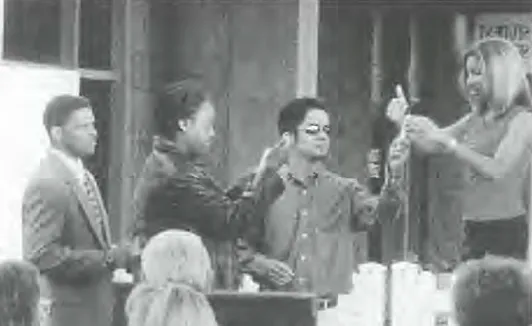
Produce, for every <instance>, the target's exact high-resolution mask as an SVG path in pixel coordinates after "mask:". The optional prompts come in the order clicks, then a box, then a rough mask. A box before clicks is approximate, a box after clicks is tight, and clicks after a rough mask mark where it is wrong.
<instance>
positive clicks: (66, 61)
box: [60, 0, 81, 68]
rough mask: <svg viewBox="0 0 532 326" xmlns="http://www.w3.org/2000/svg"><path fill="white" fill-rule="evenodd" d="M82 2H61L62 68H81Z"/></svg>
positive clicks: (73, 0)
mask: <svg viewBox="0 0 532 326" xmlns="http://www.w3.org/2000/svg"><path fill="white" fill-rule="evenodd" d="M80 8H81V0H61V14H60V17H61V45H60V48H61V52H60V59H61V60H60V61H61V66H63V67H65V68H77V67H78V66H79V64H78V62H79V38H80V12H81V10H80Z"/></svg>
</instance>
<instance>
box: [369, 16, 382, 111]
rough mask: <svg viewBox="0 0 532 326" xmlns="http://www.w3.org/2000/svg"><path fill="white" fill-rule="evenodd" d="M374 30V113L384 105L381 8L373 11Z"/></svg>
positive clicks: (372, 52) (372, 93)
mask: <svg viewBox="0 0 532 326" xmlns="http://www.w3.org/2000/svg"><path fill="white" fill-rule="evenodd" d="M372 17H373V32H372V37H371V39H372V43H371V104H372V110H373V112H372V113H373V115H374V116H375V115H377V110H379V109H380V106H381V105H382V83H383V71H382V42H383V14H382V12H381V11H379V10H375V11H373V13H372Z"/></svg>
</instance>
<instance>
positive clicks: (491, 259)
mask: <svg viewBox="0 0 532 326" xmlns="http://www.w3.org/2000/svg"><path fill="white" fill-rule="evenodd" d="M455 277H456V279H455V282H454V284H453V289H452V297H453V305H454V314H455V318H456V321H457V324H458V325H459V326H501V325H504V326H528V325H530V323H531V322H532V319H531V318H530V317H531V300H532V283H531V274H530V269H529V268H528V266H527V265H526V264H525V262H522V261H518V260H515V259H512V258H503V257H496V256H488V257H486V258H483V259H478V260H471V261H469V262H466V263H463V264H462V265H460V266H459V267H458V268H457V270H456V271H455Z"/></svg>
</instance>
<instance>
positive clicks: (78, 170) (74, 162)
mask: <svg viewBox="0 0 532 326" xmlns="http://www.w3.org/2000/svg"><path fill="white" fill-rule="evenodd" d="M50 152H52V153H53V154H54V155H55V156H57V157H58V158H59V159H60V160H61V162H63V164H64V165H65V166H66V167H67V169H68V170H69V171H70V172H71V173H72V174H73V175H74V177H75V178H76V180H78V181H79V184H80V185H82V184H83V181H85V172H86V170H85V167H84V166H83V162H82V161H81V159H80V158H74V157H71V156H68V155H67V154H65V153H64V152H62V151H60V150H58V149H56V148H51V149H50Z"/></svg>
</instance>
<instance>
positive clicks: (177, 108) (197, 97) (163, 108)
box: [155, 78, 209, 138]
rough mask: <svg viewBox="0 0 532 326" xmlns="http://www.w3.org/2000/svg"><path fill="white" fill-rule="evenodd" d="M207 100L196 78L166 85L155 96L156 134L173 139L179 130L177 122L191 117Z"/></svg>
mask: <svg viewBox="0 0 532 326" xmlns="http://www.w3.org/2000/svg"><path fill="white" fill-rule="evenodd" d="M208 98H209V96H208V93H207V91H206V89H205V87H204V85H203V83H202V82H201V81H200V80H199V79H196V78H189V79H184V80H180V81H175V82H172V83H169V84H168V85H166V86H165V87H164V88H163V89H162V90H161V91H160V92H159V94H158V95H157V103H156V106H155V121H156V125H157V126H156V127H157V133H158V134H159V135H161V136H165V137H167V138H173V135H174V134H175V133H176V132H177V131H178V130H179V124H178V121H179V120H182V119H188V118H191V117H193V116H194V114H196V112H197V111H198V109H199V107H200V106H201V104H202V103H203V102H205V101H206V100H208Z"/></svg>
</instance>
